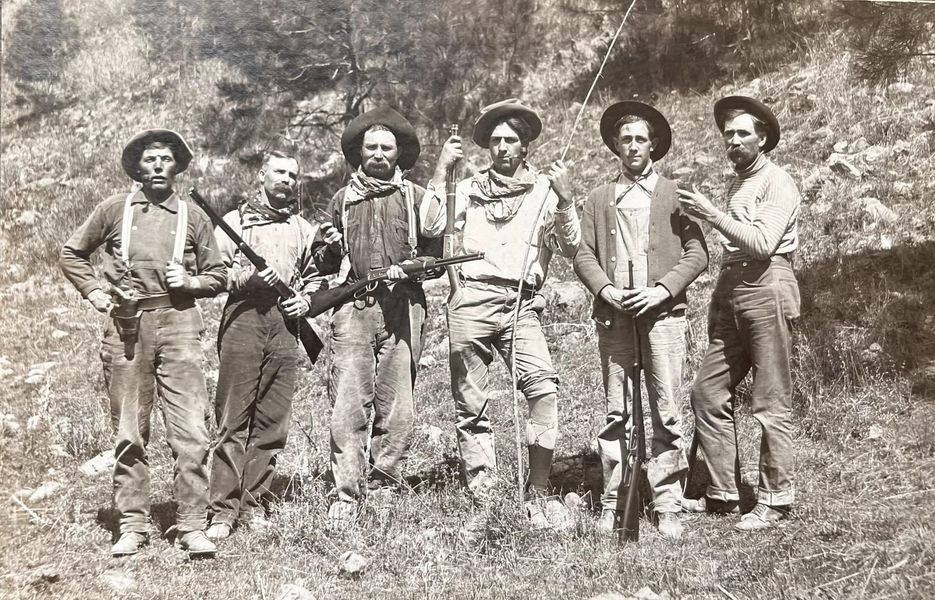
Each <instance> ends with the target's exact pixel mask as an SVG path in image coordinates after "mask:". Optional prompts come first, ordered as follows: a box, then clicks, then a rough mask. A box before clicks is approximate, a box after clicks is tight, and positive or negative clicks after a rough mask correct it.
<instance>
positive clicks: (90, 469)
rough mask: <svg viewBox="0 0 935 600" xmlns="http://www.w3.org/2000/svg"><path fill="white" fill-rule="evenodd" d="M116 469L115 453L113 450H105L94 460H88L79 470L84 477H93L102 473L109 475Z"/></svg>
mask: <svg viewBox="0 0 935 600" xmlns="http://www.w3.org/2000/svg"><path fill="white" fill-rule="evenodd" d="M113 468H114V453H113V451H112V450H105V451H104V452H101V453H100V454H98V455H97V456H95V457H94V458H91V459H88V460H86V461H85V462H84V463H82V465H81V466H80V467H78V470H79V471H80V472H81V474H82V475H87V476H88V477H93V476H94V475H100V474H101V473H109V472H110V471H111V469H113Z"/></svg>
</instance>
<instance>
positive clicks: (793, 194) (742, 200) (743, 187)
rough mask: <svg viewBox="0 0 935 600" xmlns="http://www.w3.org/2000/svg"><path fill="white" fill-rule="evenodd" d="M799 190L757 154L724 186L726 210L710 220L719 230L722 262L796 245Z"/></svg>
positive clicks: (791, 248)
mask: <svg viewBox="0 0 935 600" xmlns="http://www.w3.org/2000/svg"><path fill="white" fill-rule="evenodd" d="M801 201H802V200H801V197H800V196H799V191H798V189H796V187H795V182H793V181H792V177H790V176H789V174H788V173H786V172H785V171H784V170H783V169H782V168H780V167H779V166H778V165H776V164H775V163H774V162H773V161H771V160H770V159H769V158H767V157H766V155H765V154H760V155H759V156H758V157H757V159H756V160H755V161H754V162H753V164H752V165H750V166H749V167H748V168H746V169H744V170H743V171H738V172H737V174H736V176H735V178H734V179H733V180H732V181H731V182H730V186H729V187H728V189H727V213H726V214H722V215H720V216H719V217H718V218H717V219H715V220H714V221H713V222H712V223H711V224H712V225H713V226H714V228H715V229H717V230H718V232H720V234H721V244H722V245H723V246H724V257H723V261H724V262H725V263H728V262H735V261H739V260H767V259H769V257H770V256H773V255H774V254H789V253H791V252H793V251H795V250H796V249H797V248H798V247H799V229H798V217H799V205H800V204H801Z"/></svg>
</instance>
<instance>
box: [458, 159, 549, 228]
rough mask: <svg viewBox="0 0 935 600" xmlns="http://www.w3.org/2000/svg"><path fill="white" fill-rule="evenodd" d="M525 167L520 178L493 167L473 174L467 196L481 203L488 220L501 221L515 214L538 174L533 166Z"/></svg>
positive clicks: (507, 219)
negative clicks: (509, 175)
mask: <svg viewBox="0 0 935 600" xmlns="http://www.w3.org/2000/svg"><path fill="white" fill-rule="evenodd" d="M525 167H526V172H525V173H524V174H523V176H522V177H520V178H514V177H508V176H507V175H503V174H501V173H498V172H497V171H496V170H494V169H493V168H487V169H484V170H483V171H478V172H477V173H475V174H474V177H473V178H472V179H471V184H472V185H471V191H470V193H469V196H470V198H471V200H473V201H474V202H477V203H478V204H481V205H483V207H484V211H485V212H486V213H487V219H488V220H489V221H494V222H497V223H503V222H504V221H509V220H510V219H512V218H513V216H514V215H516V212H517V211H518V210H519V207H520V205H521V204H522V202H523V198H524V197H525V196H526V194H527V193H528V192H529V190H531V189H532V188H533V186H534V185H535V184H536V177H537V176H538V174H539V172H538V171H536V170H535V169H534V168H533V167H531V166H529V165H525Z"/></svg>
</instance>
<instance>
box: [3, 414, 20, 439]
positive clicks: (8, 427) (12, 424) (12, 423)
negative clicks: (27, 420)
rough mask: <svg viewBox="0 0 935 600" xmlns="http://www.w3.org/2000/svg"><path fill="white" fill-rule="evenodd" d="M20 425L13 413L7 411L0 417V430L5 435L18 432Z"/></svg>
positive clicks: (12, 434)
mask: <svg viewBox="0 0 935 600" xmlns="http://www.w3.org/2000/svg"><path fill="white" fill-rule="evenodd" d="M21 429H22V425H20V424H19V420H18V419H17V418H16V415H14V414H13V413H7V414H5V415H3V416H2V417H0V431H2V432H3V433H4V434H5V435H9V436H14V435H16V434H17V433H19V432H20V430H21Z"/></svg>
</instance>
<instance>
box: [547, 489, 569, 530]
mask: <svg viewBox="0 0 935 600" xmlns="http://www.w3.org/2000/svg"><path fill="white" fill-rule="evenodd" d="M545 517H546V519H548V520H549V525H551V526H552V529H554V530H555V531H567V530H569V529H571V528H572V527H574V526H575V520H574V517H572V515H571V511H570V510H568V507H567V506H565V503H564V502H562V500H561V498H559V497H558V496H552V497H551V498H549V499H548V500H546V503H545Z"/></svg>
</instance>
